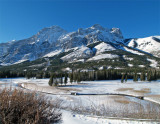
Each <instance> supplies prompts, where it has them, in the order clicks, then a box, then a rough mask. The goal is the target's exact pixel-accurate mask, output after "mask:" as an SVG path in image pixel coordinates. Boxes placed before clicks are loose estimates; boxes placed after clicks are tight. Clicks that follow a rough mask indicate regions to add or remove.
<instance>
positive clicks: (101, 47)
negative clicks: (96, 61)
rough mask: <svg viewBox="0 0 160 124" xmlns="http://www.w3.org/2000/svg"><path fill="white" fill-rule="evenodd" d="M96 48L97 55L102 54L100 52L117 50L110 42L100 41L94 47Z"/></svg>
mask: <svg viewBox="0 0 160 124" xmlns="http://www.w3.org/2000/svg"><path fill="white" fill-rule="evenodd" d="M94 48H95V49H96V51H97V52H96V55H98V54H100V53H103V52H105V51H113V50H116V49H115V48H114V47H112V46H111V45H110V44H107V43H104V42H102V43H100V44H98V45H97V46H95V47H94Z"/></svg>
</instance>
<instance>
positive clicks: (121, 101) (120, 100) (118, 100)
mask: <svg viewBox="0 0 160 124" xmlns="http://www.w3.org/2000/svg"><path fill="white" fill-rule="evenodd" d="M114 101H115V102H118V103H121V104H129V103H130V101H128V100H122V99H117V100H114Z"/></svg>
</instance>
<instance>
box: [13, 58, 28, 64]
mask: <svg viewBox="0 0 160 124" xmlns="http://www.w3.org/2000/svg"><path fill="white" fill-rule="evenodd" d="M27 60H28V59H24V60H19V61H18V62H15V63H13V64H19V63H22V62H25V61H27Z"/></svg>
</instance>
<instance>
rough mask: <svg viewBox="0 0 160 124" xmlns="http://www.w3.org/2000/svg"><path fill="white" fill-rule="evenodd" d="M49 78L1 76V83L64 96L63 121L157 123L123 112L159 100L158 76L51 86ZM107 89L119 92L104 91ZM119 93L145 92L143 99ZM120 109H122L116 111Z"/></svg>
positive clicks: (66, 123)
mask: <svg viewBox="0 0 160 124" xmlns="http://www.w3.org/2000/svg"><path fill="white" fill-rule="evenodd" d="M48 81H49V79H25V78H14V79H0V87H10V84H12V87H17V86H18V85H17V84H18V83H21V84H22V86H23V87H24V88H26V89H30V90H34V91H40V92H45V93H49V94H47V95H48V96H50V97H51V98H53V99H54V98H58V99H60V100H62V101H63V107H64V108H65V111H63V122H62V123H63V124H69V123H74V124H109V123H110V124H119V123H122V124H125V123H133V124H137V123H143V124H145V123H156V122H149V121H146V120H143V121H140V120H139V121H136V120H134V119H129V120H128V119H127V120H126V119H124V118H123V116H124V115H125V114H126V113H127V114H133V113H135V112H136V111H137V109H142V108H147V107H148V106H149V105H150V104H151V103H152V102H150V101H153V102H156V103H160V90H159V87H160V81H159V80H158V81H154V82H140V81H139V82H133V81H132V80H128V81H127V83H121V81H120V80H108V81H83V82H81V83H80V84H77V83H73V84H70V83H68V84H67V86H60V87H58V88H54V87H49V86H48ZM71 92H77V93H80V94H81V93H82V94H99V95H76V96H75V95H70V94H71ZM105 93H113V94H117V95H101V94H105ZM118 94H126V95H133V96H144V100H140V99H137V98H135V97H129V96H119V95H118ZM152 104H153V103H152ZM156 105H157V104H156ZM102 110H105V111H107V112H108V111H110V112H112V114H110V115H108V113H107V112H105V111H102ZM124 110H125V111H124ZM126 110H128V111H126ZM70 111H72V112H70ZM117 112H119V113H118V114H117ZM98 115H99V116H98ZM101 115H104V116H101ZM114 115H118V116H120V117H122V118H123V119H122V118H121V119H120V118H112V117H114Z"/></svg>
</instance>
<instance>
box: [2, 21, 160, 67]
mask: <svg viewBox="0 0 160 124" xmlns="http://www.w3.org/2000/svg"><path fill="white" fill-rule="evenodd" d="M120 51H121V52H122V51H124V52H125V53H128V54H129V55H130V54H132V55H134V56H139V55H140V56H145V55H146V54H147V53H150V54H153V55H154V56H156V57H160V36H151V37H147V38H139V39H130V40H128V41H127V42H126V41H125V39H124V38H123V35H122V33H121V31H120V29H119V28H111V29H108V28H104V27H102V26H101V25H99V24H95V25H93V26H91V27H89V28H85V29H82V28H80V29H78V30H77V31H75V32H67V31H66V30H64V29H62V28H61V27H59V26H51V27H48V28H44V29H42V30H40V31H39V32H38V33H37V34H36V35H33V36H32V37H30V38H27V39H23V40H19V41H12V42H7V43H3V44H0V65H2V66H3V65H5V66H6V65H12V64H17V63H21V62H24V61H34V60H37V59H39V58H55V57H56V56H58V59H61V60H62V61H63V62H68V63H74V62H89V61H97V60H98V61H99V60H104V59H116V58H121V59H122V58H123V57H122V56H123V55H122V54H124V53H120ZM126 57H127V56H126ZM123 59H124V60H126V59H125V58H123ZM146 61H148V62H150V61H149V59H146ZM155 62H156V60H155ZM142 64H143V63H142ZM157 66H158V63H157Z"/></svg>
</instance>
